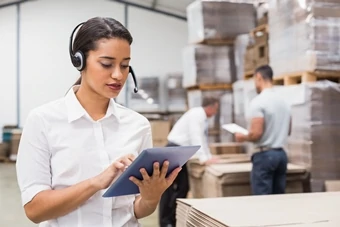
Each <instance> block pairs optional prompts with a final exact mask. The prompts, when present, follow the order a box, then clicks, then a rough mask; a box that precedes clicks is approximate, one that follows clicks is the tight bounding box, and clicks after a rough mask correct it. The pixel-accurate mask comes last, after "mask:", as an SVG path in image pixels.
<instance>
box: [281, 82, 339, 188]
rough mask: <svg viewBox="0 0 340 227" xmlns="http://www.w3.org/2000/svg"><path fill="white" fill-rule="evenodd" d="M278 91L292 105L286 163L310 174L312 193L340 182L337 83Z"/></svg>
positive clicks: (315, 83) (298, 86)
mask: <svg viewBox="0 0 340 227" xmlns="http://www.w3.org/2000/svg"><path fill="white" fill-rule="evenodd" d="M279 92H280V94H281V95H282V97H286V99H287V102H290V103H291V105H292V119H293V127H292V134H291V136H290V137H289V141H288V145H287V150H288V158H289V161H290V162H291V163H295V164H299V165H303V166H305V167H306V168H307V169H308V170H309V171H310V173H311V190H312V191H313V192H318V191H319V192H320V191H324V190H325V181H327V180H340V165H339V160H340V150H339V147H340V140H339V138H340V118H339V116H340V105H339V103H340V84H338V83H334V82H331V81H318V82H314V83H307V84H299V85H291V86H284V87H282V88H281V89H280V91H279Z"/></svg>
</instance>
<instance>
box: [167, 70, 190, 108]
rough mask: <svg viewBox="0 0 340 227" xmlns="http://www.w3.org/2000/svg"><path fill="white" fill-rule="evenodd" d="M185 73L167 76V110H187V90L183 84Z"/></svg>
mask: <svg viewBox="0 0 340 227" xmlns="http://www.w3.org/2000/svg"><path fill="white" fill-rule="evenodd" d="M182 82H183V75H182V74H180V73H172V74H168V75H167V78H166V90H167V110H168V111H170V112H181V111H182V112H185V111H186V109H187V105H186V95H187V94H186V90H185V89H184V88H183V86H182Z"/></svg>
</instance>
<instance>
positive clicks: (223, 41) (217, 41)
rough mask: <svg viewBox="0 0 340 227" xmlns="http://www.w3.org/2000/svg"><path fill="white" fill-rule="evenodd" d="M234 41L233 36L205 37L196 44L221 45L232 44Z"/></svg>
mask: <svg viewBox="0 0 340 227" xmlns="http://www.w3.org/2000/svg"><path fill="white" fill-rule="evenodd" d="M234 42H235V39H234V38H230V39H207V40H202V41H200V42H198V44H205V45H212V46H223V45H233V44H234Z"/></svg>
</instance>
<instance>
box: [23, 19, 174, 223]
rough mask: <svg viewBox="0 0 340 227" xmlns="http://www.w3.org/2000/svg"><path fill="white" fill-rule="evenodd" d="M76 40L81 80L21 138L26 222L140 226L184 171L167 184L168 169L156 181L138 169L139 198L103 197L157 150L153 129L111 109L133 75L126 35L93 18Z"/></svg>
mask: <svg viewBox="0 0 340 227" xmlns="http://www.w3.org/2000/svg"><path fill="white" fill-rule="evenodd" d="M77 28H78V26H77V27H76V29H77ZM76 29H75V30H76ZM75 30H74V31H73V32H75ZM72 39H73V33H72V35H71V42H70V55H71V60H72V63H73V65H74V66H75V67H76V68H77V69H78V70H79V71H80V72H81V73H80V74H81V77H80V79H79V80H78V82H77V83H76V85H74V86H73V87H72V89H70V91H69V92H68V93H67V95H66V96H65V97H64V98H61V99H59V100H56V101H53V102H51V103H48V104H46V105H43V106H41V107H38V108H36V109H34V110H33V111H31V113H30V114H29V116H28V118H27V121H26V124H25V127H24V130H23V134H22V137H21V142H20V147H19V152H18V158H17V176H18V183H19V186H20V190H21V194H22V203H23V206H24V209H25V212H26V215H27V217H28V218H29V219H30V220H31V221H33V222H35V223H41V224H40V226H46V227H47V226H48V227H56V226H58V227H64V226H65V227H73V226H77V227H93V226H105V227H106V226H112V227H113V226H114V227H116V226H117V227H118V226H119V227H120V226H128V227H130V226H139V224H138V221H137V220H138V219H140V218H143V217H146V216H148V215H150V214H151V213H153V212H154V210H155V209H156V206H157V204H158V202H159V200H160V197H161V195H162V193H163V192H164V191H165V190H166V189H167V188H168V187H169V186H170V185H171V184H172V182H173V181H174V179H175V178H176V176H177V174H178V172H179V171H180V168H177V169H175V170H174V171H173V172H172V173H171V174H170V176H169V177H167V178H166V177H165V175H166V171H167V168H168V165H169V163H168V162H165V163H164V164H163V163H154V172H153V175H152V176H148V174H147V173H146V171H145V170H144V169H141V173H142V175H143V180H137V179H136V178H133V177H131V180H132V181H133V182H134V183H135V184H136V185H137V186H138V187H139V189H140V194H139V195H129V196H120V197H114V198H103V197H102V194H103V193H104V192H105V189H107V188H108V186H109V185H110V184H111V182H112V181H113V180H114V179H115V178H116V177H117V176H118V175H119V174H120V173H121V172H122V171H124V169H125V168H126V167H127V166H129V165H130V164H131V162H132V161H133V160H134V158H135V156H137V155H138V154H139V153H140V152H141V151H142V150H143V149H146V148H150V147H152V137H151V127H150V123H149V122H148V121H147V119H146V118H144V117H143V116H141V115H139V114H138V113H136V112H134V111H132V110H129V109H127V108H125V107H123V106H120V105H118V104H116V103H115V102H114V101H113V98H115V97H117V96H118V94H119V92H120V90H121V89H122V87H123V85H124V84H125V81H126V79H127V76H128V74H129V70H130V67H129V61H130V45H131V43H132V37H131V35H130V33H129V31H128V30H126V28H125V27H124V26H123V25H122V24H120V23H119V22H118V21H116V20H114V19H111V18H92V19H90V20H88V21H87V22H85V23H82V24H81V27H80V28H79V31H78V32H77V35H76V37H75V38H74V42H73V45H72ZM160 164H163V165H162V168H160Z"/></svg>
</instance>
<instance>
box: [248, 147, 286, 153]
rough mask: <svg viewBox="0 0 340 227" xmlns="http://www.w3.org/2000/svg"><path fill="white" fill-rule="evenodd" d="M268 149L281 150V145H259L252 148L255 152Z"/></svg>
mask: <svg viewBox="0 0 340 227" xmlns="http://www.w3.org/2000/svg"><path fill="white" fill-rule="evenodd" d="M269 150H282V147H268V146H260V147H255V148H254V151H255V152H262V151H269Z"/></svg>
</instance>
